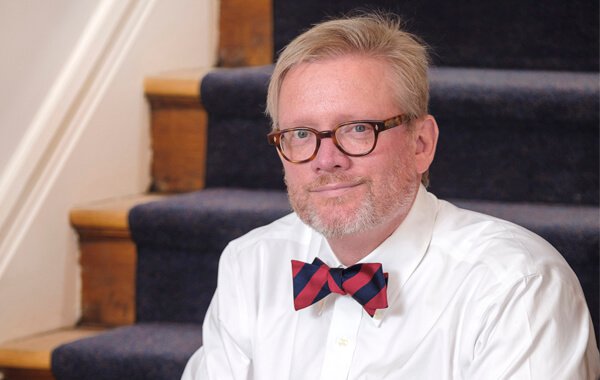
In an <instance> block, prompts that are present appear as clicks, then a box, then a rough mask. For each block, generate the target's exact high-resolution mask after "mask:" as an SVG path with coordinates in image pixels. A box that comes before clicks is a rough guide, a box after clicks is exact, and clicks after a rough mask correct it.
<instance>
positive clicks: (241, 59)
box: [219, 0, 273, 67]
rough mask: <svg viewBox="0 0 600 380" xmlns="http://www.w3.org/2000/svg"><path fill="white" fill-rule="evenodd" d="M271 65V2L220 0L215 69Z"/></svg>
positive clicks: (259, 0)
mask: <svg viewBox="0 0 600 380" xmlns="http://www.w3.org/2000/svg"><path fill="white" fill-rule="evenodd" d="M270 63H273V4H272V0H253V1H244V0H221V13H220V22H219V66H223V67H239V66H258V65H267V64H270Z"/></svg>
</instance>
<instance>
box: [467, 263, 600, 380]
mask: <svg viewBox="0 0 600 380" xmlns="http://www.w3.org/2000/svg"><path fill="white" fill-rule="evenodd" d="M498 293H499V294H496V295H495V297H494V300H493V302H492V303H491V304H490V305H491V306H489V307H488V308H487V310H486V311H485V313H484V314H483V322H482V326H483V327H482V329H481V331H480V333H479V337H478V339H477V343H476V346H475V349H474V352H473V362H472V363H471V365H470V366H469V367H468V369H467V374H466V376H465V378H467V379H569V380H576V379H586V380H587V379H597V378H598V376H600V368H599V366H600V364H599V363H600V359H599V357H598V349H597V347H596V341H595V337H594V330H593V327H592V322H591V320H590V317H589V312H588V309H587V304H586V302H585V298H584V296H583V293H582V291H581V288H580V287H579V285H578V284H577V283H576V282H574V283H571V282H569V281H564V276H563V275H559V274H557V273H547V274H544V275H542V274H532V275H530V276H526V277H524V278H521V279H519V280H517V281H515V282H513V283H512V284H509V285H508V286H506V287H505V288H504V289H502V290H501V291H500V292H498Z"/></svg>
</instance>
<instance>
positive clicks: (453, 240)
mask: <svg viewBox="0 0 600 380" xmlns="http://www.w3.org/2000/svg"><path fill="white" fill-rule="evenodd" d="M438 205H439V208H438V214H437V218H436V223H435V228H434V233H433V237H432V245H433V246H437V247H440V249H441V250H442V251H443V252H444V254H445V255H448V256H449V257H450V258H452V259H454V260H456V261H458V262H462V263H463V264H464V263H467V264H468V265H472V266H482V267H484V268H486V269H488V270H489V271H490V273H492V274H493V275H494V276H496V277H497V278H498V279H501V278H503V279H505V280H510V279H511V278H512V279H518V278H522V277H526V276H531V275H548V274H550V273H552V272H555V271H559V272H563V273H564V274H565V275H567V276H571V274H572V271H571V269H570V267H569V266H568V264H567V263H566V261H565V260H564V258H563V257H562V255H561V254H560V253H559V252H558V251H557V250H556V249H555V248H554V247H553V246H552V245H551V244H550V243H548V242H547V241H546V240H544V239H543V238H541V237H540V236H539V235H537V234H535V233H533V232H532V231H529V230H527V229H526V228H524V227H522V226H519V225H517V224H515V223H512V222H509V221H507V220H503V219H499V218H496V217H493V216H490V215H486V214H482V213H479V212H475V211H470V210H466V209H462V208H459V207H457V206H454V205H453V204H451V203H449V202H446V201H439V204H438Z"/></svg>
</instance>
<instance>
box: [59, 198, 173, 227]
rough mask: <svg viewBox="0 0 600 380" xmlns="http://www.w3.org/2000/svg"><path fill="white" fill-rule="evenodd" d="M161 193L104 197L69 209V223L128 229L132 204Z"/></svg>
mask: <svg viewBox="0 0 600 380" xmlns="http://www.w3.org/2000/svg"><path fill="white" fill-rule="evenodd" d="M165 196H166V195H163V194H136V195H130V196H125V197H119V198H112V199H106V200H102V201H97V202H90V203H87V204H84V205H80V206H76V207H74V208H73V209H71V212H70V215H69V217H70V220H71V224H72V225H73V226H74V227H75V228H78V229H116V230H127V229H129V222H128V220H127V217H128V214H129V210H131V209H132V208H133V207H134V206H136V205H139V204H143V203H147V202H152V201H156V200H159V199H163V198H164V197H165Z"/></svg>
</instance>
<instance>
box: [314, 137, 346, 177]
mask: <svg viewBox="0 0 600 380" xmlns="http://www.w3.org/2000/svg"><path fill="white" fill-rule="evenodd" d="M350 162H351V161H350V157H349V156H347V155H346V154H345V153H343V152H342V151H341V150H340V149H339V148H338V147H337V146H335V144H334V143H333V139H331V138H323V139H321V146H320V147H319V151H318V152H317V156H316V157H315V159H314V160H312V162H311V165H312V167H313V170H315V171H326V172H331V171H335V170H345V169H348V167H349V166H350Z"/></svg>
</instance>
